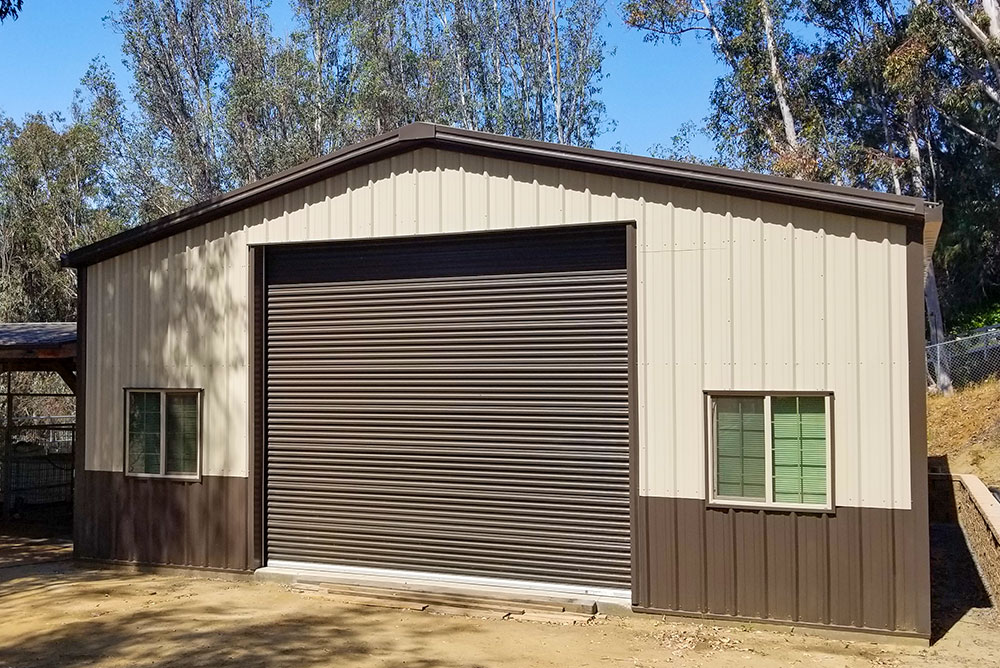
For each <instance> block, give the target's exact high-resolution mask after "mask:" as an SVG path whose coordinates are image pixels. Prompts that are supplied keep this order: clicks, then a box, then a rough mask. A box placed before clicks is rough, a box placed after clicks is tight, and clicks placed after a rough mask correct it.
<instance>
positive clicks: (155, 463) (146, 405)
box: [126, 392, 160, 473]
mask: <svg viewBox="0 0 1000 668" xmlns="http://www.w3.org/2000/svg"><path fill="white" fill-rule="evenodd" d="M126 467H127V468H126V470H127V471H128V472H129V473H159V472H160V393H159V392H129V393H128V461H127V462H126Z"/></svg>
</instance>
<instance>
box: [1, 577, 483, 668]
mask: <svg viewBox="0 0 1000 668" xmlns="http://www.w3.org/2000/svg"><path fill="white" fill-rule="evenodd" d="M4 577H5V576H4V575H3V573H2V572H0V605H2V606H3V609H4V610H5V615H8V616H10V615H13V616H14V617H15V618H20V619H21V620H22V622H23V626H22V627H20V628H16V627H17V626H18V623H17V622H11V621H8V622H5V625H4V628H0V664H2V665H5V666H6V665H10V666H19V667H23V668H29V667H31V668H56V667H58V668H83V667H84V666H92V665H95V664H98V665H129V666H138V665H156V666H161V667H166V668H171V667H177V668H196V667H204V668H216V667H217V666H223V665H239V666H244V667H248V666H267V667H268V668H310V667H312V666H331V665H359V664H362V665H369V663H368V662H371V663H372V664H373V665H374V664H377V665H379V666H386V667H388V668H395V667H397V666H398V667H400V668H402V666H407V667H408V668H459V667H460V666H466V665H469V664H466V663H465V662H462V663H455V662H453V661H451V660H449V659H445V658H440V657H435V656H433V655H432V650H431V649H430V648H429V643H430V642H433V638H434V637H438V638H443V637H447V636H448V634H449V633H452V632H453V631H454V628H455V627H454V624H452V623H450V622H448V621H447V620H446V619H444V618H435V620H434V622H435V629H434V632H433V634H432V636H430V637H429V636H428V635H427V634H421V633H420V632H419V631H418V630H417V629H415V628H413V627H409V628H406V627H403V628H400V627H399V626H394V625H393V624H391V623H390V619H391V618H389V617H387V615H390V614H393V613H388V612H387V611H385V610H380V609H376V608H367V607H361V606H346V605H343V604H337V603H331V602H329V601H322V600H316V601H315V605H314V606H313V605H312V604H313V601H309V600H308V599H298V600H295V599H293V600H292V601H291V603H289V601H288V600H287V596H289V595H288V594H284V597H285V599H284V600H281V601H279V602H272V605H274V606H277V609H275V608H273V607H271V606H269V605H267V602H264V603H263V604H262V605H261V607H255V603H256V602H257V600H256V599H255V597H254V596H252V595H248V592H246V591H245V590H246V589H247V588H253V587H254V586H255V585H254V584H253V583H249V582H238V583H232V584H229V583H223V582H217V581H197V580H196V581H193V582H178V581H177V580H176V579H170V578H165V579H158V578H145V577H143V578H137V579H131V578H130V577H129V576H128V575H124V574H122V573H121V572H115V571H113V570H96V571H95V570H77V571H73V570H70V571H66V572H59V571H55V570H53V571H51V572H44V571H43V572H34V573H22V574H20V575H19V576H18V577H13V578H8V579H7V580H6V581H4V579H3V578H4ZM240 590H244V591H240ZM232 592H234V595H230V593H232ZM293 596H297V595H293ZM29 607H31V608H35V610H29V609H27V608H29ZM39 607H44V608H45V609H51V610H63V612H64V614H65V617H64V618H63V620H62V621H60V622H58V623H53V624H49V623H45V622H44V621H41V622H40V621H39V619H38V617H37V615H38V612H37V608H39ZM309 607H314V610H315V611H314V612H304V610H305V609H307V608H309ZM8 619H10V617H8Z"/></svg>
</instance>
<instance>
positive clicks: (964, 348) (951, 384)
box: [927, 324, 1000, 392]
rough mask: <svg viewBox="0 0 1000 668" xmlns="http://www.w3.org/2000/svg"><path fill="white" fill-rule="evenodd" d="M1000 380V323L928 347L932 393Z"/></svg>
mask: <svg viewBox="0 0 1000 668" xmlns="http://www.w3.org/2000/svg"><path fill="white" fill-rule="evenodd" d="M995 377H1000V324H997V325H991V326H989V327H982V328H980V329H977V330H975V331H973V332H972V333H971V334H970V335H968V336H961V337H959V338H957V339H953V340H951V341H944V342H943V343H938V344H934V345H930V346H927V387H928V389H929V390H930V391H932V392H948V391H950V390H951V389H954V388H961V387H965V386H966V385H971V384H973V383H979V382H982V381H984V380H987V379H988V378H995Z"/></svg>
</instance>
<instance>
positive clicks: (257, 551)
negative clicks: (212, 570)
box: [247, 246, 267, 569]
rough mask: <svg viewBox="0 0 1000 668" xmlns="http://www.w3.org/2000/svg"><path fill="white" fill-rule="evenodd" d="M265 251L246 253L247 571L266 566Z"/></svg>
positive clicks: (258, 249) (252, 248)
mask: <svg viewBox="0 0 1000 668" xmlns="http://www.w3.org/2000/svg"><path fill="white" fill-rule="evenodd" d="M265 253H266V249H265V248H264V247H261V246H254V247H251V248H250V250H249V254H250V257H249V265H250V297H251V299H250V300H249V301H250V308H251V314H250V316H251V321H250V327H249V330H250V331H249V334H250V348H249V349H250V351H251V354H252V355H253V359H252V363H251V364H250V374H249V375H250V399H251V401H250V406H249V408H250V410H249V413H250V415H249V419H250V425H249V431H248V433H249V434H250V443H249V446H250V448H249V449H250V452H249V458H248V462H249V471H248V475H249V477H250V480H249V483H250V489H249V492H248V493H247V501H248V507H247V519H248V525H247V526H249V527H250V536H249V538H250V540H248V541H247V543H248V546H249V552H250V554H249V555H248V561H247V563H248V564H250V566H251V568H254V569H257V568H260V567H261V566H263V565H264V564H265V563H267V554H266V548H265V545H266V541H267V536H266V533H265V532H266V531H267V526H266V524H267V517H266V515H265V514H264V500H265V499H266V498H267V494H266V490H265V488H264V485H265V484H266V483H265V480H266V472H265V467H266V461H265V459H264V428H265V420H266V419H267V415H266V413H265V407H264V382H265V380H264V374H265V366H264V355H265V341H264V338H265V336H266V333H265V320H264V319H265V317H266V313H265V310H266V309H265V303H264V290H265V286H264V270H265Z"/></svg>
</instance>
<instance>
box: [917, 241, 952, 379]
mask: <svg viewBox="0 0 1000 668" xmlns="http://www.w3.org/2000/svg"><path fill="white" fill-rule="evenodd" d="M924 304H925V305H926V306H927V325H928V329H929V331H930V341H931V353H930V356H931V361H932V362H933V364H934V384H935V386H936V387H937V389H938V390H939V391H941V392H944V393H945V394H951V393H952V389H953V388H952V385H951V365H950V363H949V360H948V348H947V346H945V345H944V319H943V318H942V317H941V303H940V302H939V301H938V289H937V279H936V278H935V277H934V262H933V260H932V261H930V262H928V263H927V269H926V270H925V271H924Z"/></svg>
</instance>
